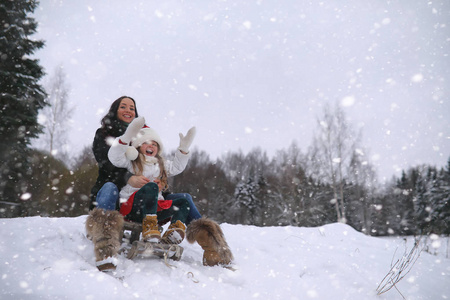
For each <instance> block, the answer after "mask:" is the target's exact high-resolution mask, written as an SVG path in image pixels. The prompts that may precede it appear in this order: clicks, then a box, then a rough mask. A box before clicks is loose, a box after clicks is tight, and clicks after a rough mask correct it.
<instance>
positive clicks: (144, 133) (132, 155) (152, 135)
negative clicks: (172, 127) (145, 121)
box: [126, 127, 163, 160]
mask: <svg viewBox="0 0 450 300" xmlns="http://www.w3.org/2000/svg"><path fill="white" fill-rule="evenodd" d="M150 141H155V142H157V143H158V146H159V150H158V154H161V152H162V151H163V144H162V141H161V138H160V137H159V135H158V133H157V132H156V131H155V130H153V129H152V128H150V127H145V128H142V129H141V130H139V133H138V134H137V136H136V137H135V138H134V139H133V140H132V142H131V146H132V147H129V148H128V149H127V152H126V156H127V158H128V159H129V160H135V159H136V158H137V156H138V152H137V150H136V148H138V147H140V146H141V145H142V144H143V143H146V142H150Z"/></svg>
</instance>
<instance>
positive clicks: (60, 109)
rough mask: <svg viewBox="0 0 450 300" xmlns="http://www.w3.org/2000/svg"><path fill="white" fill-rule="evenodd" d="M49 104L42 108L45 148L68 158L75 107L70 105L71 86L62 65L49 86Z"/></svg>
mask: <svg viewBox="0 0 450 300" xmlns="http://www.w3.org/2000/svg"><path fill="white" fill-rule="evenodd" d="M47 93H48V96H47V99H46V102H47V103H48V104H49V105H48V106H47V107H45V108H44V109H43V110H42V113H41V116H40V117H41V123H42V125H44V143H45V145H44V149H45V150H48V151H49V152H50V154H51V155H53V156H55V157H56V158H59V159H67V149H66V147H67V130H68V128H69V127H68V125H69V122H70V117H71V114H72V112H73V109H74V108H73V107H69V103H68V98H69V88H68V86H67V83H66V74H65V72H64V68H63V66H62V65H59V66H58V67H56V68H55V71H54V74H53V76H52V77H51V78H50V80H49V84H48V87H47Z"/></svg>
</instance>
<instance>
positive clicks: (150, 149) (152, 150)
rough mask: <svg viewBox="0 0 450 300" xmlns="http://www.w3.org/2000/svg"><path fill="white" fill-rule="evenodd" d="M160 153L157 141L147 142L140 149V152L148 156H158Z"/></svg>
mask: <svg viewBox="0 0 450 300" xmlns="http://www.w3.org/2000/svg"><path fill="white" fill-rule="evenodd" d="M158 151H159V145H158V143H157V142H155V141H151V142H145V143H143V144H142V145H141V147H139V152H141V153H142V154H144V155H147V156H156V154H158Z"/></svg>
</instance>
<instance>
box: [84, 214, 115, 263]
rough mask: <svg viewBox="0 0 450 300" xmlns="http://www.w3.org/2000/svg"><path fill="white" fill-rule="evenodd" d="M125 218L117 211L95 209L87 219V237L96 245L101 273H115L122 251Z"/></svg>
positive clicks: (96, 254) (96, 255)
mask: <svg viewBox="0 0 450 300" xmlns="http://www.w3.org/2000/svg"><path fill="white" fill-rule="evenodd" d="M122 228H123V216H122V215H121V214H120V213H119V212H118V211H115V210H103V209H100V208H95V209H93V210H92V211H91V212H90V213H89V216H88V217H87V219H86V233H87V237H88V238H89V239H90V240H92V242H93V243H94V251H95V261H96V265H97V268H98V269H99V270H100V271H113V270H115V269H116V266H117V258H116V255H117V253H118V252H119V249H120V243H121V241H120V239H121V237H122Z"/></svg>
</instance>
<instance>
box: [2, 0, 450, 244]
mask: <svg viewBox="0 0 450 300" xmlns="http://www.w3.org/2000/svg"><path fill="white" fill-rule="evenodd" d="M36 6H37V3H36V1H32V0H31V1H24V0H18V1H7V2H2V3H0V17H1V18H0V20H1V25H2V26H0V33H1V36H0V37H1V38H0V47H1V48H0V51H1V53H0V54H1V55H0V57H1V59H0V89H1V95H0V97H1V99H0V100H1V102H0V120H1V121H0V122H1V123H0V138H1V140H2V147H1V149H0V167H1V168H0V195H1V200H0V217H18V216H34V215H40V216H54V217H73V216H79V215H83V214H87V213H88V206H89V193H90V189H91V187H92V186H93V184H94V181H95V179H96V176H97V172H98V167H97V164H96V162H95V159H94V157H93V154H92V150H91V149H90V147H89V146H88V147H86V148H85V149H84V150H83V152H82V153H81V154H80V155H79V156H78V157H76V158H75V160H74V162H73V163H72V164H71V165H70V166H68V165H66V164H65V162H67V154H66V153H65V151H64V146H65V141H64V132H61V131H60V130H61V129H62V128H65V126H62V123H63V122H65V121H66V120H67V117H66V116H67V115H69V114H70V111H71V110H72V108H69V107H68V105H67V97H68V89H67V87H66V84H65V81H64V80H65V75H64V73H63V72H62V68H61V67H58V68H57V69H56V71H55V75H54V76H53V79H52V80H51V82H50V84H49V85H48V87H47V88H44V87H42V86H41V85H40V83H39V81H40V79H41V78H42V77H43V76H44V71H43V69H42V67H40V65H39V61H38V60H37V59H32V58H30V55H31V54H32V53H34V52H35V51H36V50H38V49H40V48H41V47H43V45H44V42H43V41H35V40H32V39H30V37H29V36H30V35H32V34H33V33H34V32H35V31H36V27H37V24H36V22H35V21H34V20H33V19H32V18H30V17H29V16H28V15H29V14H30V13H32V12H33V11H34V9H35V8H36ZM39 113H43V114H44V116H45V118H44V122H42V123H41V124H40V123H39V122H38V115H39ZM361 137H362V132H361V131H356V130H354V127H353V126H352V124H351V123H350V122H349V121H348V119H347V118H346V116H345V112H344V111H343V109H342V107H340V106H339V105H338V104H336V105H334V106H332V105H325V106H324V109H323V114H322V115H321V116H319V117H318V118H317V126H316V131H315V132H314V139H313V141H312V143H311V146H310V147H309V148H308V149H306V150H305V152H302V151H301V149H300V148H299V147H298V145H297V144H296V143H292V144H291V146H290V147H288V149H282V150H279V151H278V152H277V153H276V155H275V156H274V157H272V158H269V157H268V156H267V154H266V153H265V152H264V151H263V150H262V149H260V148H255V149H253V150H252V151H250V152H249V153H247V154H244V153H242V152H240V151H238V152H230V153H228V154H227V155H225V156H223V157H220V158H217V159H214V160H212V159H210V157H209V155H208V154H207V153H206V152H204V151H201V150H199V149H194V150H193V151H192V157H191V159H190V162H189V164H188V167H187V168H186V170H185V171H184V172H183V173H181V174H180V175H178V176H176V177H175V178H173V179H171V182H170V186H171V190H172V191H174V192H186V193H190V194H191V195H192V196H193V198H194V201H195V202H196V205H197V206H198V208H199V210H200V212H201V213H202V214H203V215H205V216H209V217H211V218H214V219H215V220H216V221H219V222H228V223H233V224H249V225H256V226H280V225H283V226H285V225H292V226H320V225H323V224H327V223H332V222H343V223H347V224H349V225H351V226H352V227H354V228H355V229H356V230H359V231H362V232H364V233H366V234H370V235H392V234H394V235H407V234H427V233H430V232H433V233H437V234H447V235H448V234H449V225H448V224H450V207H449V197H450V159H449V161H448V164H447V165H446V166H445V167H443V168H440V169H439V168H436V167H434V166H429V165H423V166H416V167H412V168H410V169H408V170H404V171H403V173H402V175H401V177H400V178H395V177H393V179H392V180H391V181H390V182H388V183H385V184H380V183H379V182H378V180H377V174H376V170H375V168H374V167H373V166H372V164H371V163H370V159H369V158H368V156H367V154H366V153H367V152H368V151H367V149H365V148H364V147H363V146H362V142H361V140H362V138H361ZM38 138H39V140H42V141H44V145H45V147H41V148H39V149H36V147H33V146H32V141H33V140H36V139H38Z"/></svg>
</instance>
